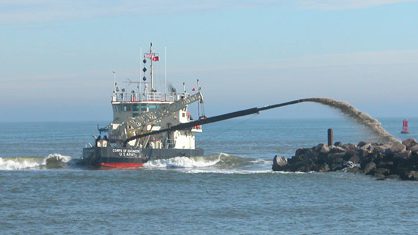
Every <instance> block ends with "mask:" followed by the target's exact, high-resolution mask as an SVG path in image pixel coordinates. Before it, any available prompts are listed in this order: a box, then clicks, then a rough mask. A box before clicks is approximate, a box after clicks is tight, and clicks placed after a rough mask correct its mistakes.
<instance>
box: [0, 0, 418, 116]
mask: <svg viewBox="0 0 418 235" xmlns="http://www.w3.org/2000/svg"><path fill="white" fill-rule="evenodd" d="M417 12H418V0H276V1H274V0H241V1H237V0H223V1H221V0H199V1H194V0H188V1H186V0H154V1H143V0H119V1H113V0H107V1H98V0H90V1H83V0H61V1H57V0H0V84H1V85H0V107H1V108H2V111H1V112H0V121H2V122H13V121H105V120H109V121H110V120H111V119H112V111H111V106H110V96H111V92H112V84H113V74H112V71H115V72H116V73H115V76H116V79H117V80H118V81H120V84H122V82H123V81H126V80H127V79H131V80H135V79H138V78H139V71H140V70H141V69H142V65H141V63H140V60H141V59H140V58H141V55H140V52H141V51H144V50H146V49H147V48H148V46H149V43H150V42H152V43H153V45H154V50H156V51H157V52H159V53H160V57H161V61H160V62H159V63H157V64H156V76H157V77H156V79H159V84H162V82H161V81H163V78H164V64H165V63H166V65H167V79H168V80H169V81H170V83H171V84H173V85H174V86H176V87H178V88H179V89H180V88H181V84H182V82H186V86H187V88H188V89H191V88H192V87H193V86H194V84H195V81H196V79H199V80H200V83H201V85H202V88H203V95H204V97H205V111H206V114H207V116H212V115H217V114H222V113H225V112H229V111H236V110H239V109H244V108H251V107H255V106H257V107H260V106H264V105H269V104H274V103H281V102H286V101H290V100H293V99H299V98H306V97H329V98H334V99H338V100H343V101H346V102H348V103H351V104H352V105H354V106H355V107H357V108H359V109H360V110H362V111H364V112H367V113H369V114H371V115H372V116H375V117H399V118H412V117H418V92H417V88H418V30H417V29H418V14H417ZM165 50H166V51H167V54H165V53H164V51H165ZM335 115H337V114H335V111H333V110H330V109H329V108H325V107H322V106H320V105H316V104H301V105H298V106H294V107H287V108H283V109H280V110H274V111H269V112H267V113H266V114H263V117H267V118H269V117H270V118H322V117H334V116H335Z"/></svg>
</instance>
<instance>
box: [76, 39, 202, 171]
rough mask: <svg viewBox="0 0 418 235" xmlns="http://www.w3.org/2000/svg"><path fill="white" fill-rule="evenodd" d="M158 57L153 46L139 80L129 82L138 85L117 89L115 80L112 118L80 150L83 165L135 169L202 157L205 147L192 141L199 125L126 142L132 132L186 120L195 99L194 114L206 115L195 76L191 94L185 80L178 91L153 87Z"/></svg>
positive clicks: (158, 128) (161, 127) (148, 131)
mask: <svg viewBox="0 0 418 235" xmlns="http://www.w3.org/2000/svg"><path fill="white" fill-rule="evenodd" d="M159 60H160V56H159V54H158V53H154V52H153V50H152V44H151V45H150V50H149V52H147V53H144V57H143V60H142V62H143V65H144V67H143V69H142V72H143V77H142V81H136V82H133V81H129V82H128V84H129V85H132V84H134V85H136V86H135V88H134V89H127V88H121V87H119V86H118V84H117V83H116V82H115V83H114V87H113V94H112V98H111V105H112V109H113V121H112V122H111V123H110V124H109V125H108V126H106V127H105V128H99V132H100V133H99V135H98V136H97V138H96V139H95V143H94V145H91V146H90V147H86V148H84V149H83V156H82V159H81V162H82V163H84V164H86V165H91V166H99V167H111V168H137V167H141V166H143V164H144V163H145V162H147V161H148V160H150V159H162V158H171V157H176V156H186V157H190V156H202V155H203V149H200V148H197V147H196V143H195V134H196V133H201V132H202V127H201V125H193V126H191V127H189V128H186V129H182V130H173V131H167V132H161V133H158V134H153V135H148V136H146V137H144V138H136V139H132V140H129V141H126V140H127V139H129V138H132V137H134V136H138V135H144V134H147V133H151V132H155V131H159V130H161V129H166V128H170V127H173V126H177V125H179V124H183V123H189V122H190V121H192V120H193V117H192V115H191V113H190V112H189V110H188V106H189V105H190V104H192V103H195V102H198V118H200V119H202V118H204V114H203V108H202V107H203V96H202V93H201V88H200V86H199V80H197V84H196V85H197V86H196V87H195V88H193V90H192V92H191V93H188V92H187V91H186V88H185V84H184V83H183V91H181V92H177V91H176V89H174V88H172V87H171V88H170V89H169V90H167V86H166V81H165V88H164V89H163V91H158V90H157V89H156V86H155V81H154V71H153V70H154V68H153V67H154V66H155V63H156V62H158V61H159ZM147 71H149V72H147ZM140 77H141V75H140ZM201 110H202V112H201Z"/></svg>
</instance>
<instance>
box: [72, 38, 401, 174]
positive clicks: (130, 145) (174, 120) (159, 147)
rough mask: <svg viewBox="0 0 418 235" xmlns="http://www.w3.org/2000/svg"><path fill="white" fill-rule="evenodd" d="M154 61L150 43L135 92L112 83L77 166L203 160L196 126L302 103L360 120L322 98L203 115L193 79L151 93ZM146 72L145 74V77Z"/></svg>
mask: <svg viewBox="0 0 418 235" xmlns="http://www.w3.org/2000/svg"><path fill="white" fill-rule="evenodd" d="M159 58H160V57H159V55H158V53H154V52H153V51H152V44H151V46H150V50H149V52H148V53H145V54H144V58H143V61H142V62H143V63H144V68H143V70H142V71H143V74H144V76H143V78H142V81H138V82H132V81H130V82H129V84H136V85H137V86H136V88H135V89H132V90H129V89H125V88H119V86H118V84H117V83H114V88H113V94H112V99H111V104H112V108H113V121H112V122H111V123H110V124H109V125H108V126H106V127H105V128H98V129H99V132H100V133H99V135H98V136H97V138H96V139H95V143H94V145H90V147H86V148H84V149H83V156H82V158H81V161H80V163H81V164H83V165H88V166H98V167H110V168H138V167H142V166H143V165H144V164H145V163H146V162H147V161H149V160H151V159H167V158H172V157H179V156H184V157H192V156H203V149H201V148H197V147H196V139H195V134H196V133H201V132H202V125H204V124H209V123H213V122H219V121H223V120H227V119H231V118H236V117H241V116H246V115H251V114H257V113H259V112H261V111H265V110H269V109H275V108H279V107H284V106H288V105H294V104H298V103H303V102H316V103H321V104H325V105H328V106H331V107H334V108H338V109H340V110H342V111H343V112H344V113H349V114H350V115H352V116H355V118H360V119H361V118H364V117H363V116H361V112H359V111H358V110H356V109H354V108H353V107H352V106H350V105H347V104H345V103H342V102H337V101H335V100H332V99H328V98H305V99H298V100H293V101H289V102H285V103H279V104H273V105H268V106H264V107H261V108H258V107H255V108H249V109H244V110H240V111H236V112H231V113H226V114H221V115H218V116H213V117H206V116H205V115H204V110H203V96H202V93H201V88H200V85H199V80H197V84H196V85H197V86H196V88H194V89H193V90H192V92H191V93H188V92H187V91H186V89H185V85H184V83H183V91H182V92H177V91H176V89H174V88H170V89H169V91H167V85H166V82H165V85H164V91H163V92H161V91H157V89H156V88H155V86H154V75H153V63H154V62H157V61H159ZM147 65H148V66H147ZM147 67H148V68H147ZM148 69H149V73H147V71H148ZM147 76H148V77H147ZM140 77H141V76H140ZM192 103H198V109H197V111H198V112H197V117H198V118H197V119H196V120H193V118H192V115H191V114H190V112H189V111H188V106H189V105H190V104H192ZM359 115H360V116H359ZM373 122H374V121H373ZM371 126H372V130H374V131H375V132H377V133H379V134H380V135H381V136H384V137H385V138H386V139H388V140H390V141H396V140H395V139H393V137H392V136H391V135H390V134H388V133H386V132H385V131H384V130H381V128H379V127H380V126H379V125H378V124H374V123H373V125H371Z"/></svg>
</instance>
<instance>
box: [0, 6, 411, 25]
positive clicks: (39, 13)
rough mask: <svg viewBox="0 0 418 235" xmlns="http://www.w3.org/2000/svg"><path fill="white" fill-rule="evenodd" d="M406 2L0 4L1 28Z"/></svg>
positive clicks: (337, 7) (325, 8)
mask: <svg viewBox="0 0 418 235" xmlns="http://www.w3.org/2000/svg"><path fill="white" fill-rule="evenodd" d="M407 2H418V0H245V1H244V0H152V1H150V0H108V1H101V0H89V1H85V0H60V1H56V0H0V24H14V23H32V22H49V21H57V20H58V21H60V20H73V19H86V18H87V19H88V18H96V17H107V16H121V15H122V16H124V15H155V14H165V13H188V12H196V11H216V10H220V9H230V8H256V7H281V6H293V7H302V8H308V9H312V10H341V9H357V8H367V7H374V6H379V5H387V4H396V3H407Z"/></svg>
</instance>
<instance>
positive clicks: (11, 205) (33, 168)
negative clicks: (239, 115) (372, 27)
mask: <svg viewBox="0 0 418 235" xmlns="http://www.w3.org/2000/svg"><path fill="white" fill-rule="evenodd" d="M380 121H381V122H382V124H383V126H384V127H385V128H386V129H387V130H388V131H389V132H390V133H393V134H394V135H395V136H396V137H398V138H400V139H405V138H409V137H413V138H417V137H418V119H410V128H411V134H410V135H400V134H398V133H399V132H400V129H401V124H402V119H401V118H393V119H381V120H380ZM99 124H100V125H102V126H103V125H104V124H105V123H99ZM96 125H97V123H93V122H77V123H76V122H71V123H66V122H62V123H60V122H56V123H0V130H1V132H0V234H56V233H65V234H354V233H355V234H416V233H417V231H418V213H417V211H418V182H406V181H398V180H386V181H377V180H375V179H374V178H371V177H368V176H364V175H360V174H351V173H344V172H335V173H286V172H272V171H271V165H272V159H273V157H274V155H276V154H278V155H283V156H287V157H289V156H292V154H294V152H295V150H296V149H297V148H299V147H311V146H314V145H316V144H318V143H324V142H326V133H327V129H328V128H333V129H334V135H335V140H336V141H341V142H344V143H357V142H359V141H360V140H370V141H373V140H376V139H377V137H375V136H373V135H372V134H371V133H370V132H369V131H368V130H367V129H366V128H364V127H362V126H361V125H359V124H357V123H354V122H352V121H350V120H348V119H345V118H336V119H298V120H280V119H279V120H265V119H260V118H258V117H256V116H254V117H251V118H243V119H237V120H231V121H225V122H220V123H215V124H210V125H207V126H204V133H202V134H200V135H199V136H198V137H197V144H198V145H199V146H200V147H202V148H204V149H205V152H206V153H205V156H204V157H195V158H184V157H178V158H173V159H168V160H154V161H151V162H149V163H147V164H146V166H145V167H144V168H142V169H137V170H87V169H83V168H80V167H78V166H77V165H75V164H74V162H75V161H77V159H78V158H80V156H81V151H82V148H83V147H84V146H85V145H86V144H87V143H88V142H93V138H92V135H94V134H96ZM48 158H49V159H55V160H56V161H55V163H56V164H46V162H47V161H46V159H48Z"/></svg>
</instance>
